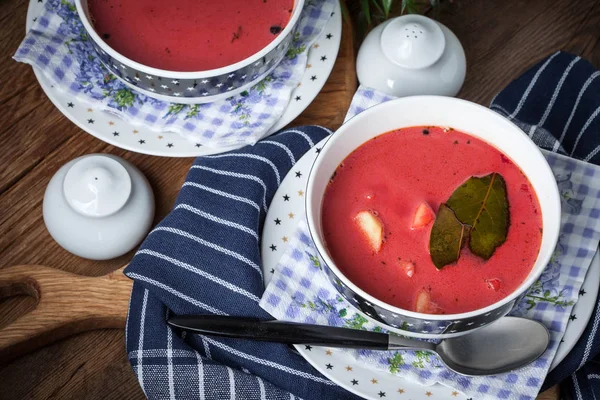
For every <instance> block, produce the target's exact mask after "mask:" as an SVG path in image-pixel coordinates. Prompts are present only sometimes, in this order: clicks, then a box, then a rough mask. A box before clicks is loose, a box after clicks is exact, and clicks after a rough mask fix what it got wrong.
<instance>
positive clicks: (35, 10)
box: [26, 0, 342, 157]
mask: <svg viewBox="0 0 600 400" xmlns="http://www.w3.org/2000/svg"><path fill="white" fill-rule="evenodd" d="M43 9H44V2H42V1H41V0H30V2H29V9H28V11H27V22H26V29H27V30H29V29H30V28H31V26H32V24H33V22H34V20H35V18H37V16H38V15H40V13H41V12H42V10H43ZM341 37H342V12H341V9H340V5H339V3H337V2H336V9H335V11H334V14H333V16H332V17H331V18H330V19H329V22H327V25H325V28H324V29H323V33H322V34H321V36H320V37H319V39H317V41H316V42H315V44H314V45H313V46H312V47H311V48H310V49H309V52H308V62H307V63H308V66H309V68H307V70H306V72H305V74H304V76H303V77H302V81H301V82H300V85H299V86H298V87H297V88H296V89H295V90H294V91H293V92H292V97H291V100H290V104H289V105H288V107H287V108H286V110H285V111H284V113H283V115H282V116H281V118H280V119H279V120H278V121H277V123H276V124H275V125H274V126H273V127H272V128H271V130H270V131H269V132H268V134H267V135H270V134H272V133H275V132H277V131H278V130H280V129H281V128H283V127H284V126H286V125H287V124H289V123H290V122H292V121H293V120H294V119H295V118H296V117H297V116H298V115H300V113H301V112H302V111H304V110H305V109H306V107H308V105H309V104H310V103H311V102H312V101H313V100H314V98H315V97H317V94H319V92H320V91H321V89H322V88H323V85H325V82H326V81H327V78H328V77H329V75H330V74H331V71H332V70H333V65H334V63H335V60H336V58H337V54H338V50H339V48H340V41H341ZM323 57H324V58H323ZM34 73H35V76H36V77H37V80H38V81H39V83H40V86H41V87H42V89H44V92H46V95H47V96H48V98H49V99H50V100H51V101H52V103H54V105H55V106H56V108H58V109H59V110H60V112H62V113H63V114H64V115H65V116H66V117H67V118H69V119H70V120H71V121H73V122H74V123H75V124H76V125H77V126H79V127H80V128H81V129H83V130H84V131H86V132H88V133H89V134H91V135H93V136H95V137H97V138H98V139H100V140H102V141H104V142H107V143H110V144H112V145H114V146H117V147H120V148H123V149H126V150H130V151H135V152H137V153H143V154H150V155H156V156H166V157H196V156H201V155H208V154H215V153H222V152H224V151H229V150H233V149H236V148H239V147H242V145H239V146H231V147H222V148H218V149H212V148H208V147H205V146H201V145H200V144H197V143H194V142H191V141H189V140H187V139H185V138H183V137H182V136H180V135H178V134H177V133H172V132H169V133H157V132H153V131H150V130H146V129H144V128H143V127H140V126H137V125H133V124H131V123H129V122H127V121H125V120H123V119H121V118H119V117H117V116H114V115H111V114H109V113H106V112H103V111H100V110H94V109H93V107H92V108H90V107H89V106H88V105H87V104H86V103H83V102H81V101H80V100H75V99H73V98H72V97H71V96H69V95H68V94H67V93H66V92H63V91H61V90H60V89H58V88H56V87H54V85H52V83H51V82H50V80H49V79H48V78H46V77H45V76H44V75H43V74H42V73H40V72H39V71H38V70H37V69H35V68H34ZM90 121H92V122H90Z"/></svg>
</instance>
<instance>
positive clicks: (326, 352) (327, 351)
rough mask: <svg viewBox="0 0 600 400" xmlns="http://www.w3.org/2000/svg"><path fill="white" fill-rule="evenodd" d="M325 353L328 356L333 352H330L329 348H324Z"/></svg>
mask: <svg viewBox="0 0 600 400" xmlns="http://www.w3.org/2000/svg"><path fill="white" fill-rule="evenodd" d="M325 354H327V355H328V356H330V355H332V354H333V352H332V351H331V350H326V351H325Z"/></svg>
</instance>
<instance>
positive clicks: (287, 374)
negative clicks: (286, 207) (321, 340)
mask: <svg viewBox="0 0 600 400" xmlns="http://www.w3.org/2000/svg"><path fill="white" fill-rule="evenodd" d="M329 133H330V132H329V131H328V130H327V129H325V128H321V127H305V128H298V129H295V130H288V131H285V132H283V133H280V134H277V135H274V136H272V137H271V138H269V139H268V140H263V141H261V142H259V143H257V144H256V145H255V146H247V147H245V148H244V149H241V150H239V151H235V152H230V153H225V154H222V155H218V156H207V157H199V158H197V159H196V161H195V162H194V164H193V166H192V167H191V169H190V171H189V173H188V176H187V178H186V181H185V183H184V185H183V188H182V189H181V192H180V194H179V196H178V198H177V202H176V205H175V208H174V209H173V211H172V212H171V213H170V214H169V215H168V216H167V217H166V218H165V219H164V220H163V221H162V222H161V223H160V224H159V225H158V226H157V227H156V228H155V229H154V230H153V231H152V232H151V233H150V234H149V236H148V237H147V239H146V240H145V241H144V243H143V244H142V246H141V248H140V250H139V251H138V253H137V254H136V255H135V257H134V258H133V260H132V262H131V264H129V266H128V267H127V269H126V270H125V274H126V275H127V276H129V277H130V278H132V279H133V280H134V285H133V292H132V295H131V304H130V308H129V316H128V319H127V327H126V333H127V337H126V342H127V352H128V355H129V359H130V361H131V365H132V367H133V370H134V371H135V373H136V374H137V377H138V380H139V382H140V385H141V387H142V389H143V390H144V393H145V394H146V396H148V397H149V398H150V399H208V400H212V399H233V398H236V399H248V400H252V399H268V400H271V399H294V398H296V397H301V398H305V399H324V400H326V399H331V400H334V399H349V398H354V396H353V395H351V394H349V393H348V392H346V391H344V390H343V389H341V388H339V387H338V386H336V385H335V384H333V383H332V382H331V381H329V380H328V379H326V378H324V377H323V376H322V375H320V374H319V373H318V372H317V371H316V370H314V369H313V368H312V367H311V366H310V365H309V364H308V363H307V362H306V361H304V359H302V357H300V356H299V355H298V354H296V353H294V352H292V351H291V350H290V348H289V347H288V346H285V345H280V344H273V343H262V342H253V341H245V340H233V339H226V338H217V337H207V336H200V335H187V334H186V333H185V332H179V331H175V330H173V329H171V328H170V327H168V326H167V324H166V322H165V319H166V318H167V317H168V314H169V313H170V312H173V313H176V314H217V315H238V316H252V317H258V318H270V316H269V314H267V313H266V312H265V311H264V310H262V309H261V308H260V307H259V305H258V302H259V299H260V296H261V295H262V292H263V290H264V288H263V278H262V273H261V267H260V246H259V241H260V232H261V227H262V224H263V221H264V218H265V213H266V210H267V207H268V206H269V203H270V202H271V198H272V196H273V195H274V194H275V191H276V189H277V187H278V186H279V184H280V182H281V180H282V179H283V177H284V176H285V175H286V173H287V172H288V170H289V169H290V168H291V167H292V165H294V163H295V162H296V160H298V159H299V158H300V157H301V156H302V155H303V154H304V153H305V152H306V151H307V150H309V149H310V148H311V147H312V146H313V145H314V144H315V143H317V142H318V141H319V140H321V139H323V138H324V137H325V136H327V135H328V134H329Z"/></svg>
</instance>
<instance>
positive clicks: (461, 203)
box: [446, 172, 510, 260]
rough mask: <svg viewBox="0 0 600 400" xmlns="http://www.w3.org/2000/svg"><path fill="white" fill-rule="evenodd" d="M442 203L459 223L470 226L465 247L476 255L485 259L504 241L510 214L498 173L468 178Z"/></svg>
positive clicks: (501, 180)
mask: <svg viewBox="0 0 600 400" xmlns="http://www.w3.org/2000/svg"><path fill="white" fill-rule="evenodd" d="M446 204H447V206H448V207H449V208H450V209H452V211H454V214H455V215H456V218H458V220H459V221H460V222H461V223H463V224H466V225H470V226H471V227H472V229H471V233H470V239H469V249H470V250H471V252H472V253H473V254H475V255H476V256H479V257H482V258H483V259H486V260H488V259H489V258H490V257H491V256H492V255H493V254H494V251H495V250H496V248H498V247H499V246H500V245H502V244H503V243H504V242H505V241H506V236H507V234H508V227H509V225H510V213H509V204H508V197H507V194H506V183H505V181H504V178H503V177H502V175H500V174H498V173H496V172H494V173H491V174H489V175H485V176H482V177H471V178H469V179H468V180H467V181H466V182H465V183H463V184H462V185H460V186H459V187H458V188H457V189H456V190H455V191H454V193H452V196H450V198H449V199H448V201H447V202H446Z"/></svg>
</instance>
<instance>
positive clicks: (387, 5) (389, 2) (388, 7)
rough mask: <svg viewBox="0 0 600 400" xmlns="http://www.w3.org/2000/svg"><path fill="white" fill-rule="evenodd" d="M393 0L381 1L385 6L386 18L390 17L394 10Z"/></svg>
mask: <svg viewBox="0 0 600 400" xmlns="http://www.w3.org/2000/svg"><path fill="white" fill-rule="evenodd" d="M392 3H393V0H381V4H382V5H383V13H384V15H385V17H386V18H388V17H389V15H390V10H391V9H392Z"/></svg>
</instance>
